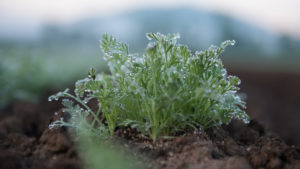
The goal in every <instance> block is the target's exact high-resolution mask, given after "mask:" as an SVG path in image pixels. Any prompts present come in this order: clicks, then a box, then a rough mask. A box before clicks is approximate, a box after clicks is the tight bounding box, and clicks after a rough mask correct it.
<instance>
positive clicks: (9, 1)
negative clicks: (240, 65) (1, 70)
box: [0, 0, 300, 37]
mask: <svg viewBox="0 0 300 169" xmlns="http://www.w3.org/2000/svg"><path fill="white" fill-rule="evenodd" d="M181 6H186V7H192V8H196V9H206V10H212V11H217V12H220V13H223V14H226V15H229V16H233V17H237V18H240V19H243V20H247V21H248V22H250V23H253V24H256V25H259V26H260V27H264V28H265V29H268V30H271V31H274V32H283V33H288V34H291V35H296V36H298V37H300V10H299V7H300V0H97V1H96V0H0V26H1V28H0V29H8V30H10V31H13V30H14V29H19V27H18V25H19V26H20V25H21V24H23V23H26V22H28V23H29V24H33V25H34V24H36V25H38V24H41V23H44V22H48V21H51V22H73V21H75V20H77V19H80V18H85V17H88V16H91V15H98V16H109V15H114V14H117V13H121V12H124V11H131V10H135V9H144V8H150V7H151V8H153V7H156V8H157V7H158V8H174V7H181Z"/></svg>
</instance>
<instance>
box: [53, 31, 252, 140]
mask: <svg viewBox="0 0 300 169" xmlns="http://www.w3.org/2000/svg"><path fill="white" fill-rule="evenodd" d="M147 38H148V39H149V40H150V43H149V44H148V47H147V48H146V50H145V53H144V54H143V55H141V56H139V55H135V54H130V53H129V49H128V46H127V45H126V44H124V43H121V42H119V41H117V40H116V39H115V38H114V37H112V36H108V35H106V34H104V35H103V39H102V41H101V48H102V50H103V53H104V59H105V60H106V61H107V62H108V66H109V68H110V72H111V74H110V75H106V74H104V73H102V74H101V75H97V76H96V73H95V70H94V69H91V70H90V72H89V74H88V78H85V79H83V80H79V81H77V82H76V84H75V90H74V92H75V95H71V94H70V93H69V91H68V90H65V91H64V92H59V93H58V94H56V95H53V96H50V97H49V100H53V99H55V100H57V99H59V98H61V97H64V98H68V99H63V105H64V107H65V108H64V109H63V111H66V112H68V113H70V114H71V118H70V119H69V120H68V122H66V121H64V120H63V119H61V120H59V121H56V122H54V123H53V124H51V125H50V127H54V126H69V127H72V128H75V129H76V130H77V131H80V130H81V129H82V128H83V126H82V124H85V126H86V128H88V129H89V131H92V132H93V133H95V135H101V136H107V135H109V134H108V133H110V134H111V135H112V134H113V133H114V131H115V128H116V127H123V126H126V127H128V126H129V127H131V128H135V129H137V130H138V131H139V132H141V133H142V134H144V135H146V136H149V137H151V138H152V139H153V140H156V139H157V138H159V137H166V136H171V135H173V134H175V133H177V132H180V131H181V132H182V131H185V130H187V129H193V128H194V129H197V128H202V129H207V128H209V127H213V126H219V125H222V124H228V123H229V122H230V121H231V120H232V119H233V118H237V119H241V120H243V121H244V122H246V123H247V122H248V116H247V114H246V113H245V111H244V110H243V109H244V108H245V102H244V101H242V100H241V99H240V97H239V96H238V95H237V94H236V92H237V91H238V90H239V88H238V87H237V85H239V84H240V80H239V78H237V77H235V76H228V75H227V72H226V69H225V68H224V66H223V64H222V61H221V59H220V58H219V56H220V54H221V53H222V52H223V51H224V50H225V48H226V47H227V46H229V45H234V43H235V42H234V41H225V42H223V43H222V44H221V45H220V47H216V46H211V47H210V48H209V49H207V50H205V51H200V52H195V53H192V52H191V51H190V50H189V49H188V47H187V46H184V45H180V44H177V39H178V38H179V35H178V34H168V35H163V34H160V33H149V34H147ZM91 99H97V100H98V103H99V105H98V106H99V109H98V111H97V112H94V111H92V110H91V108H90V107H89V106H87V103H88V102H89V101H90V100H91ZM91 119H92V120H91Z"/></svg>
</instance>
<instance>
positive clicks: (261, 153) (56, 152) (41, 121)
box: [0, 102, 300, 169]
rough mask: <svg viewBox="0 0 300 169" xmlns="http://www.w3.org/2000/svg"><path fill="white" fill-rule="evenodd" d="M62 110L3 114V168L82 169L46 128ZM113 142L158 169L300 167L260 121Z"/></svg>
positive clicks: (25, 107)
mask: <svg viewBox="0 0 300 169" xmlns="http://www.w3.org/2000/svg"><path fill="white" fill-rule="evenodd" d="M59 109H60V107H59V106H58V105H57V104H55V103H54V104H53V103H51V104H50V103H47V102H45V103H41V104H31V103H15V104H14V105H13V106H11V107H9V108H7V109H5V110H4V111H3V112H1V120H0V168H1V169H2V168H3V169H14V168H16V169H22V168H23V169H27V168H37V169H38V168H39V169H40V168H45V169H52V168H53V169H60V168H64V169H68V168H75V169H76V168H82V166H81V163H80V160H78V155H77V153H76V151H75V148H74V144H73V142H72V141H71V139H70V137H69V136H68V133H67V132H66V130H64V129H55V130H49V129H48V127H47V125H48V124H49V123H50V121H52V120H53V118H59V116H60V114H59V115H54V114H53V112H55V111H57V110H59ZM114 139H117V140H120V143H121V144H124V145H125V144H126V146H128V145H129V146H130V147H132V149H133V151H134V152H135V153H138V154H141V155H143V156H144V157H145V166H152V167H153V168H156V169H163V168H168V169H185V168H195V169H202V168H203V169H204V168H205V169H209V168H214V169H215V168H220V169H223V168H224V169H226V168H228V169H229V168H230V169H235V168H236V169H243V168H245V169H248V168H249V169H250V168H271V169H276V168H285V169H290V168H295V169H296V168H300V149H299V148H297V147H294V146H288V145H286V144H285V143H284V142H283V141H282V140H280V139H279V138H278V137H276V136H274V135H270V134H268V133H266V132H265V129H264V128H263V127H262V126H261V125H259V124H257V123H256V122H255V121H252V122H251V123H250V124H249V125H245V124H243V123H241V122H239V121H233V122H232V123H231V124H230V125H229V126H223V127H218V128H212V129H209V130H207V131H205V132H204V131H196V132H190V133H188V134H187V135H186V136H178V137H176V138H173V139H168V140H159V141H157V142H156V143H153V142H152V141H150V140H148V139H146V138H144V137H141V136H140V135H139V134H137V133H136V132H134V131H131V130H130V129H126V130H118V131H117V132H116V136H115V138H114ZM146 164H147V165H146Z"/></svg>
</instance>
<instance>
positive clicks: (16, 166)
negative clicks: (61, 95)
mask: <svg viewBox="0 0 300 169" xmlns="http://www.w3.org/2000/svg"><path fill="white" fill-rule="evenodd" d="M58 109H59V106H58V105H57V104H53V103H52V104H50V103H41V104H32V103H25V102H19V103H15V104H14V105H13V106H11V107H9V108H7V109H6V110H3V111H1V113H0V116H1V119H0V169H29V168H30V169H68V168H69V169H76V168H80V164H79V162H78V156H77V154H76V151H75V150H74V147H73V143H72V141H71V139H70V138H69V136H68V134H67V131H66V130H64V129H57V130H49V129H48V124H49V122H50V121H49V120H50V118H51V117H52V116H53V112H55V111H57V110H58Z"/></svg>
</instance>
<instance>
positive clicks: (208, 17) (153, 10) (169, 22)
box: [0, 0, 300, 145]
mask: <svg viewBox="0 0 300 169" xmlns="http://www.w3.org/2000/svg"><path fill="white" fill-rule="evenodd" d="M299 6H300V1H296V0H286V1H284V0H275V1H269V0H260V1H259V0H253V1H251V2H249V1H238V0H227V1H217V0H211V1H209V0H202V1H196V0H186V1H181V0H166V1H162V0H161V1H158V0H152V1H145V0H140V1H137V0H128V1H121V0H110V1H83V0H78V1H76V2H73V1H71V0H62V1H58V0H57V1H56V0H54V1H47V2H46V1H35V0H27V1H22V0H1V2H0V107H1V108H5V107H6V106H9V105H10V104H12V103H13V102H16V101H18V100H25V101H33V102H38V101H39V99H40V98H41V97H42V96H45V94H46V93H47V92H48V93H49V92H53V91H56V90H62V89H64V88H65V87H71V86H72V85H73V84H74V82H75V81H76V80H77V79H80V78H84V77H86V75H87V71H88V70H89V68H90V67H94V68H95V69H96V70H97V71H98V72H101V71H107V67H106V65H105V62H104V61H103V59H102V53H101V50H100V48H99V40H100V39H101V35H102V34H103V33H105V32H106V33H108V34H111V35H114V36H115V37H117V38H118V39H120V40H122V41H124V42H126V43H128V44H129V45H130V49H131V51H132V52H136V53H141V52H143V50H144V49H145V47H146V45H147V43H148V40H147V39H146V37H145V33H147V32H161V33H177V32H178V33H180V35H181V40H180V43H182V44H186V45H188V46H189V47H190V49H191V50H192V51H196V50H203V49H206V48H208V47H209V46H210V45H211V44H214V45H219V44H220V43H221V42H222V41H224V40H227V39H230V40H231V39H234V40H236V42H237V43H236V45H235V46H234V47H231V48H228V49H227V51H226V52H225V54H224V55H223V56H222V59H223V61H224V63H225V66H226V68H227V69H228V70H229V72H230V74H233V75H237V76H239V77H240V78H241V79H242V85H241V91H242V92H243V93H245V94H246V96H247V105H248V109H247V112H248V114H249V115H250V116H251V117H252V118H253V119H257V120H259V121H260V122H261V123H263V124H264V125H265V126H267V127H268V128H269V129H270V130H272V131H274V132H275V133H277V134H279V135H280V136H281V137H282V138H284V139H285V140H286V141H287V142H288V143H289V144H297V145H300V134H299V133H300V125H299V122H300V112H299V110H300V11H299V10H298V8H299ZM48 93H47V94H48ZM43 98H45V97H43Z"/></svg>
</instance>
